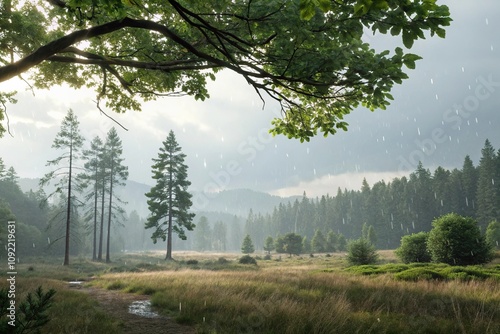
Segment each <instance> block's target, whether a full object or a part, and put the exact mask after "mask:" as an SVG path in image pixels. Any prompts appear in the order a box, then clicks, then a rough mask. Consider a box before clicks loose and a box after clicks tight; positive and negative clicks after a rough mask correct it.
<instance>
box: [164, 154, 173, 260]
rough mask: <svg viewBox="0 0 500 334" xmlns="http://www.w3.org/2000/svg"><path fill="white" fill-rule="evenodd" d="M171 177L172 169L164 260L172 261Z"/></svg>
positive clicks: (170, 181) (171, 179)
mask: <svg viewBox="0 0 500 334" xmlns="http://www.w3.org/2000/svg"><path fill="white" fill-rule="evenodd" d="M170 161H172V153H170ZM173 192H174V191H173V175H172V168H170V171H169V179H168V196H169V198H168V230H167V255H166V256H165V260H172V203H173V198H172V196H173Z"/></svg>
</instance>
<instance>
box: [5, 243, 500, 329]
mask: <svg viewBox="0 0 500 334" xmlns="http://www.w3.org/2000/svg"><path fill="white" fill-rule="evenodd" d="M238 257H239V255H228V254H218V255H208V254H206V255H202V254H182V255H177V257H176V258H177V259H178V261H176V262H165V261H163V260H162V255H158V254H154V253H151V254H141V255H132V254H129V255H126V256H122V257H120V258H117V259H116V260H115V261H114V262H113V263H111V264H104V263H94V262H91V261H88V260H85V259H77V260H74V261H73V263H72V264H71V265H70V266H62V265H61V263H60V261H57V260H56V261H53V260H50V259H41V258H40V259H31V261H29V262H28V263H25V264H23V263H21V264H19V265H18V266H17V267H18V273H19V274H18V276H19V279H18V287H19V289H20V290H22V291H21V292H20V293H22V294H25V293H26V291H28V290H34V289H35V288H36V287H37V286H39V285H42V286H43V287H44V289H49V288H54V289H56V290H57V294H56V297H55V298H56V299H55V302H54V305H53V307H52V308H51V309H50V314H49V317H50V318H51V321H50V322H49V324H47V325H46V327H44V329H43V332H42V333H94V334H98V333H119V332H120V330H119V329H120V324H119V323H117V322H116V321H115V320H114V319H112V318H110V317H109V316H107V315H106V314H105V313H104V312H103V311H102V310H101V309H100V308H99V307H98V305H97V303H96V301H94V300H91V299H90V298H89V297H88V296H87V295H85V294H83V293H80V292H78V291H74V290H70V289H69V288H68V286H67V283H64V281H69V280H88V281H89V284H92V285H95V286H98V287H101V288H105V289H112V290H122V291H123V292H124V293H138V294H148V295H150V296H151V300H152V303H153V305H154V306H155V307H156V308H157V309H158V310H159V311H160V312H161V313H163V314H166V315H169V316H171V317H173V318H175V319H176V320H177V321H178V322H180V323H184V324H190V325H193V326H195V327H196V328H197V329H198V332H199V333H212V334H215V333H291V334H293V333H453V332H457V333H481V334H483V333H492V334H493V333H500V281H499V280H498V278H497V277H498V275H499V274H500V266H499V264H498V263H493V264H490V265H488V266H485V267H469V268H464V267H450V266H446V265H437V264H432V265H422V264H413V265H403V264H400V263H397V260H396V259H395V258H394V256H393V253H392V252H384V253H382V258H383V262H384V263H382V264H380V265H377V266H359V267H350V268H348V267H347V265H346V263H345V260H344V257H343V256H342V255H333V256H326V255H321V256H315V257H309V256H304V257H301V258H297V257H293V258H288V257H287V256H283V257H282V258H281V257H278V256H273V260H271V261H265V260H262V259H261V260H259V261H258V265H257V266H254V265H241V264H238V262H237V258H238ZM427 271H430V272H436V273H438V274H439V276H436V277H435V276H433V275H427V276H426V275H424V274H425V273H426V272H427ZM405 273H406V275H407V277H406V278H405V277H398V275H400V276H401V275H403V274H405ZM422 273H424V274H422ZM408 277H409V278H408ZM3 284H4V283H3V280H2V282H1V283H0V286H1V285H3Z"/></svg>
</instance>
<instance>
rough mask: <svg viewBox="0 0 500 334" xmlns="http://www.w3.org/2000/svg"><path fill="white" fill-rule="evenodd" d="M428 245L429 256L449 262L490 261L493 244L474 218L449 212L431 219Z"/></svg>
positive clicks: (470, 262)
mask: <svg viewBox="0 0 500 334" xmlns="http://www.w3.org/2000/svg"><path fill="white" fill-rule="evenodd" d="M432 225H433V227H432V230H431V231H430V233H429V238H428V240H427V249H428V250H429V252H430V254H431V256H432V260H433V261H435V262H443V263H447V264H450V265H471V264H481V263H487V262H489V261H490V260H491V259H492V257H493V252H492V247H491V245H490V244H488V243H487V242H486V239H485V237H484V236H483V235H481V232H480V230H479V227H478V226H477V223H476V221H475V220H474V219H472V218H469V217H462V216H460V215H457V214H455V213H450V214H447V215H444V216H441V217H439V218H436V219H435V220H434V221H433V222H432Z"/></svg>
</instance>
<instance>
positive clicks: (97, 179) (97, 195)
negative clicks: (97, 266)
mask: <svg viewBox="0 0 500 334" xmlns="http://www.w3.org/2000/svg"><path fill="white" fill-rule="evenodd" d="M98 168H99V166H98V165H97V162H96V168H95V174H94V175H95V184H94V243H93V247H92V261H95V260H97V203H98V197H99V194H98V187H99V182H98V181H99V177H98Z"/></svg>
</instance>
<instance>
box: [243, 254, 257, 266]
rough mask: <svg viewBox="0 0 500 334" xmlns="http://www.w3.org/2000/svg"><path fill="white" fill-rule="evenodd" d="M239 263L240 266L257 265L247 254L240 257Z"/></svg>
mask: <svg viewBox="0 0 500 334" xmlns="http://www.w3.org/2000/svg"><path fill="white" fill-rule="evenodd" d="M239 263H240V264H257V260H255V259H254V258H253V257H251V256H250V255H248V254H247V255H245V256H242V257H240V260H239Z"/></svg>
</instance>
